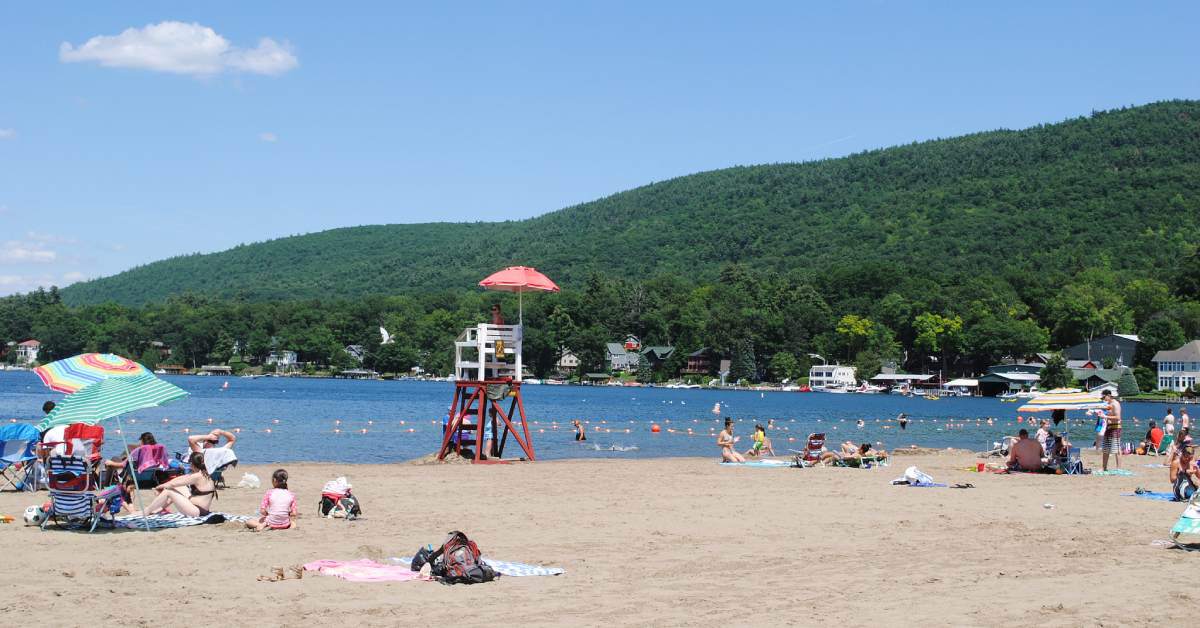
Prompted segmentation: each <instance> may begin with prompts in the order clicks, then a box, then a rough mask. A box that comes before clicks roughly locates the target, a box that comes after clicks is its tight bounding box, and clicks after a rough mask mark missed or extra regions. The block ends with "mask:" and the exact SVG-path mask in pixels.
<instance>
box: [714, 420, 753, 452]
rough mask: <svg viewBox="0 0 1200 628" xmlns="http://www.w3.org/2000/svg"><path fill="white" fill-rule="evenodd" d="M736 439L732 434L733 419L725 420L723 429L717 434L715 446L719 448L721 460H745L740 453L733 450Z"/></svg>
mask: <svg viewBox="0 0 1200 628" xmlns="http://www.w3.org/2000/svg"><path fill="white" fill-rule="evenodd" d="M737 441H738V439H736V438H734V436H733V421H729V420H726V421H725V429H723V430H721V433H720V434H717V447H720V448H721V462H745V461H746V459H745V458H743V457H742V454H739V453H738V452H736V451H734V450H733V445H734V444H735V443H737Z"/></svg>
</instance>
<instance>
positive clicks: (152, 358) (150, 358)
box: [138, 347, 159, 371]
mask: <svg viewBox="0 0 1200 628" xmlns="http://www.w3.org/2000/svg"><path fill="white" fill-rule="evenodd" d="M158 356H159V353H158V349H157V348H155V347H149V348H147V349H146V350H145V351H143V352H142V357H141V358H140V359H139V360H138V362H139V363H140V364H141V365H142V366H144V367H146V368H148V369H150V370H151V371H153V370H154V369H156V368H158V360H159V357H158Z"/></svg>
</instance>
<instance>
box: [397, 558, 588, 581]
mask: <svg viewBox="0 0 1200 628" xmlns="http://www.w3.org/2000/svg"><path fill="white" fill-rule="evenodd" d="M482 559H483V562H485V563H487V564H488V566H489V567H491V568H492V569H494V570H495V571H496V573H498V574H501V575H504V576H513V577H522V576H561V575H562V574H564V573H566V571H565V570H563V569H562V568H559V567H538V566H537V565H526V564H525V563H511V562H508V561H505V560H496V559H495V558H489V557H487V556H483V557H482ZM389 560H391V561H392V562H393V563H397V564H399V565H403V566H404V567H405V568H406V569H407V568H408V566H409V565H411V564H412V557H411V556H402V557H400V558H391V559H389Z"/></svg>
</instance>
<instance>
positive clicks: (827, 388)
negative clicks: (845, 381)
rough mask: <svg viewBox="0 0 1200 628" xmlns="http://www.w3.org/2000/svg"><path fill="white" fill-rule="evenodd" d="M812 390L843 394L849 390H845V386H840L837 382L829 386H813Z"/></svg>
mask: <svg viewBox="0 0 1200 628" xmlns="http://www.w3.org/2000/svg"><path fill="white" fill-rule="evenodd" d="M812 391H813V392H822V393H836V394H839V395H844V394H846V393H848V392H850V391H848V390H846V387H845V386H842V385H839V384H834V385H831V386H813V387H812Z"/></svg>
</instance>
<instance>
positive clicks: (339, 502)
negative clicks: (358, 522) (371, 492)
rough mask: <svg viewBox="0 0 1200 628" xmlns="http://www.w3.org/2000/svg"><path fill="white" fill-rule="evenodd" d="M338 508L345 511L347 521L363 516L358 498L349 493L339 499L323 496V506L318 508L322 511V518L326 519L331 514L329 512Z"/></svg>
mask: <svg viewBox="0 0 1200 628" xmlns="http://www.w3.org/2000/svg"><path fill="white" fill-rule="evenodd" d="M338 506H340V507H342V508H343V509H345V511H346V519H347V520H350V519H356V518H358V517H359V515H362V508H361V507H359V505H358V498H357V497H355V496H353V495H351V494H349V493H346V494H345V495H343V496H341V497H339V498H337V499H333V498H332V497H330V496H328V495H322V496H321V504H320V505H319V506H318V507H317V508H318V510H319V511H320V513H321V516H322V517H324V516H326V515H328V514H329V511H331V510H333V509H334V508H336V507H338Z"/></svg>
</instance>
